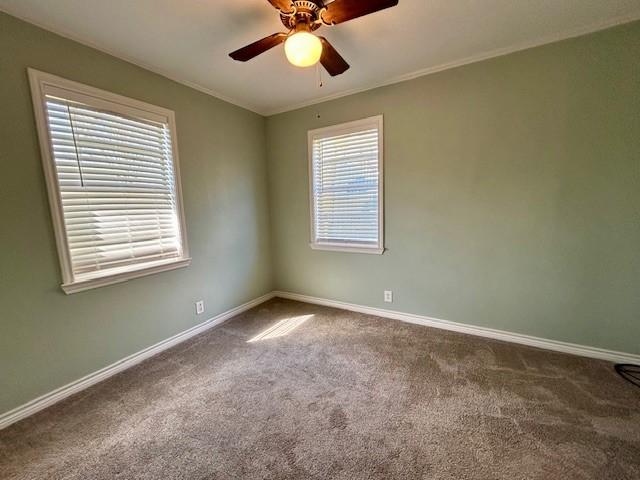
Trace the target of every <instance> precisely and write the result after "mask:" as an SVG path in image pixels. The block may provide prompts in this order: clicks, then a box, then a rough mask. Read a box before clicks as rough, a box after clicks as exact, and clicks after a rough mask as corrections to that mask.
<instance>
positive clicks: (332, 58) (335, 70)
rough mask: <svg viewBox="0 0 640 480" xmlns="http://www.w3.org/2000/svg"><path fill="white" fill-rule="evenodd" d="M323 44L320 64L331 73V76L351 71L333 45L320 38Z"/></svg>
mask: <svg viewBox="0 0 640 480" xmlns="http://www.w3.org/2000/svg"><path fill="white" fill-rule="evenodd" d="M318 38H319V39H320V41H321V42H322V56H321V57H320V63H321V64H322V66H323V67H324V68H325V69H326V70H327V72H329V75H331V76H332V77H335V76H336V75H340V74H341V73H344V72H346V71H347V70H349V64H348V63H347V62H346V61H345V59H344V58H342V57H341V56H340V54H339V53H338V51H337V50H336V49H335V48H333V45H331V44H330V43H329V41H328V40H327V39H326V38H324V37H318Z"/></svg>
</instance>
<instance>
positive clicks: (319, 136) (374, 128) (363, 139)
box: [309, 116, 384, 254]
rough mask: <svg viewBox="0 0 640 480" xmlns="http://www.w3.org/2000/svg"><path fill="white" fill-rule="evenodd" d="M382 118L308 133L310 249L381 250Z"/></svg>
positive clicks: (372, 118) (366, 251) (361, 251)
mask: <svg viewBox="0 0 640 480" xmlns="http://www.w3.org/2000/svg"><path fill="white" fill-rule="evenodd" d="M382 152H383V146H382V116H377V117H371V118H367V119H364V120H359V121H356V122H350V123H345V124H342V125H336V126H333V127H327V128H321V129H318V130H312V131H310V132H309V176H310V182H309V183H310V201H311V248H314V249H319V250H340V251H351V252H360V253H378V254H380V253H382V252H383V251H384V243H383V232H384V228H383V213H382V208H383V207H382V205H383V203H382V193H383V192H382Z"/></svg>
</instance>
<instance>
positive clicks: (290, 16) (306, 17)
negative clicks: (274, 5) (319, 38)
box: [280, 0, 324, 30]
mask: <svg viewBox="0 0 640 480" xmlns="http://www.w3.org/2000/svg"><path fill="white" fill-rule="evenodd" d="M292 3H293V7H294V9H295V10H294V11H293V12H291V13H282V12H280V20H281V21H282V24H283V25H284V26H285V27H287V28H288V29H289V30H293V29H296V27H297V26H298V25H299V24H304V25H306V26H308V27H309V29H310V30H316V29H318V28H320V25H321V23H320V22H317V20H318V19H319V18H320V11H321V10H322V9H323V8H324V4H323V3H322V0H313V1H312V0H295V1H294V2H292Z"/></svg>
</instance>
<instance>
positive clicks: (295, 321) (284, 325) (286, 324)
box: [247, 315, 313, 343]
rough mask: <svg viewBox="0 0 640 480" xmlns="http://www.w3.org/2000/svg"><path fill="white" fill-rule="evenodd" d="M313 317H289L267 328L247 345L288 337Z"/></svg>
mask: <svg viewBox="0 0 640 480" xmlns="http://www.w3.org/2000/svg"><path fill="white" fill-rule="evenodd" d="M311 317H313V315H300V316H297V317H289V318H285V319H284V320H280V321H279V322H278V323H276V324H275V325H273V326H271V327H269V328H267V329H266V330H265V331H264V332H261V333H259V334H258V335H256V336H255V337H253V338H252V339H251V340H248V341H247V343H253V342H258V341H260V340H269V339H272V338H278V337H283V336H285V335H288V334H289V333H291V332H292V331H293V330H295V329H296V328H298V327H299V326H300V325H302V324H303V323H304V322H306V321H307V320H309V319H310V318H311Z"/></svg>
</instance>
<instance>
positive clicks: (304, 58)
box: [284, 32, 322, 67]
mask: <svg viewBox="0 0 640 480" xmlns="http://www.w3.org/2000/svg"><path fill="white" fill-rule="evenodd" d="M284 53H285V54H286V55H287V60H289V62H290V63H291V64H292V65H295V66H296V67H311V66H312V65H315V64H316V63H318V62H319V61H320V56H321V55H322V42H320V39H319V38H318V37H316V36H315V35H314V34H312V33H309V32H297V33H294V34H293V35H291V36H290V37H289V38H287V41H286V42H285V43H284Z"/></svg>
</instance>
